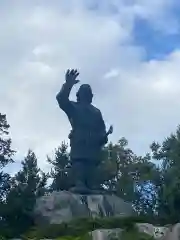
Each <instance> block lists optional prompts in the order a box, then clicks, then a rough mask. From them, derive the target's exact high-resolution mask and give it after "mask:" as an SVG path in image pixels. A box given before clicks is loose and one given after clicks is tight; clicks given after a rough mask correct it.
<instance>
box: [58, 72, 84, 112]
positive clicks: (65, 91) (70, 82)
mask: <svg viewBox="0 0 180 240" xmlns="http://www.w3.org/2000/svg"><path fill="white" fill-rule="evenodd" d="M78 75H79V73H78V72H77V70H68V71H67V72H66V76H65V79H66V82H65V83H64V84H63V86H62V88H61V90H60V92H59V93H58V94H57V95H56V100H57V102H58V104H59V107H60V108H61V109H62V110H63V111H64V112H66V114H68V115H69V113H70V112H71V110H72V104H71V101H70V100H69V95H70V92H71V89H72V87H73V86H74V85H75V84H77V83H78V82H79V80H76V78H77V76H78Z"/></svg>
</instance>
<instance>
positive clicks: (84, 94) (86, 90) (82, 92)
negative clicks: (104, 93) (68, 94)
mask: <svg viewBox="0 0 180 240" xmlns="http://www.w3.org/2000/svg"><path fill="white" fill-rule="evenodd" d="M76 97H77V101H78V102H84V103H89V104H91V102H92V98H93V93H92V89H91V86H90V85H89V84H82V85H81V86H80V88H79V90H78V92H77V93H76Z"/></svg>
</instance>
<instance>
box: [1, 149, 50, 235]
mask: <svg viewBox="0 0 180 240" xmlns="http://www.w3.org/2000/svg"><path fill="white" fill-rule="evenodd" d="M46 183H47V175H46V174H45V173H43V172H42V171H41V170H40V169H39V168H38V166H37V158H36V156H35V153H34V152H32V151H31V150H29V151H28V154H27V156H26V157H25V159H24V160H23V161H22V169H21V170H20V171H19V172H18V173H17V174H16V175H15V177H14V178H13V179H12V187H11V190H10V192H9V194H8V196H7V198H6V206H5V207H6V211H5V218H6V221H7V223H8V226H9V228H10V229H12V232H13V234H14V235H18V234H20V233H22V232H24V231H25V230H26V229H28V228H29V226H31V225H32V224H33V216H32V213H33V209H34V205H35V202H36V199H37V198H38V197H40V196H42V195H44V194H45V192H46Z"/></svg>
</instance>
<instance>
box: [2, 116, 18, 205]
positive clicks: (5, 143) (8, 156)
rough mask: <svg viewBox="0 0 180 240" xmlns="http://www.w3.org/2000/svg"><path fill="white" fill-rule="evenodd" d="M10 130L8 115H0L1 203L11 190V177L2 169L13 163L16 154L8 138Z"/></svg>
mask: <svg viewBox="0 0 180 240" xmlns="http://www.w3.org/2000/svg"><path fill="white" fill-rule="evenodd" d="M9 128H10V125H9V124H8V123H7V120H6V115H5V114H1V113H0V201H2V200H4V198H5V196H6V193H7V191H8V190H9V188H10V175H9V174H8V173H5V172H4V171H3V170H2V169H3V168H4V167H5V166H6V165H7V164H8V163H12V162H13V159H12V156H13V154H14V153H15V152H14V151H13V150H12V149H11V139H10V138H9V137H8V135H9Z"/></svg>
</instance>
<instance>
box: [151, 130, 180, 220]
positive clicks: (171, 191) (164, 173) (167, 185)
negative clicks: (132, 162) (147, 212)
mask: <svg viewBox="0 0 180 240" xmlns="http://www.w3.org/2000/svg"><path fill="white" fill-rule="evenodd" d="M151 150H152V155H153V159H154V160H155V161H156V162H157V164H158V165H159V169H160V177H159V179H157V181H156V185H155V186H156V193H157V204H156V211H157V213H158V216H159V217H160V218H163V219H164V221H167V222H168V221H170V222H171V223H172V222H177V221H180V214H179V212H180V126H178V128H177V130H176V132H175V133H173V134H171V135H170V136H169V137H167V138H165V140H164V141H163V142H162V144H160V143H156V142H153V143H152V144H151Z"/></svg>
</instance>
